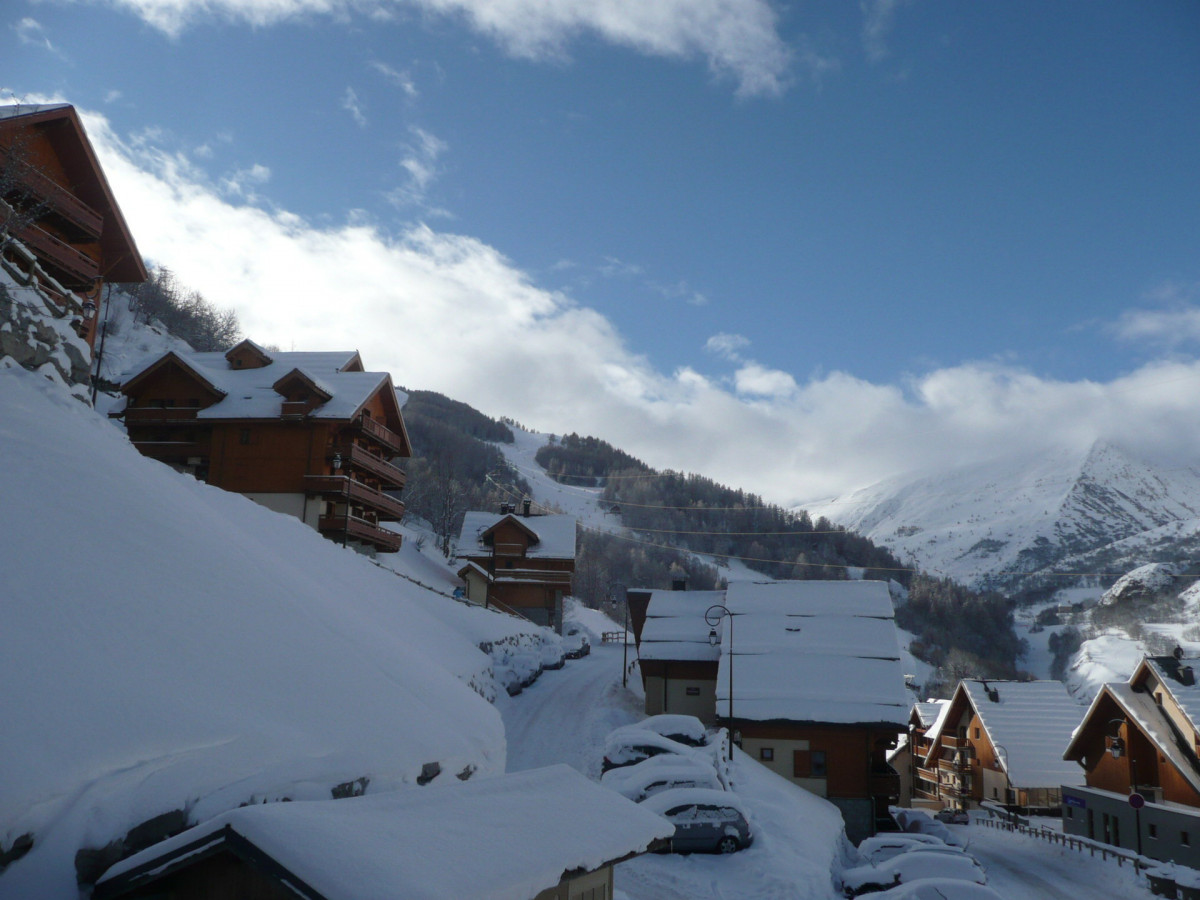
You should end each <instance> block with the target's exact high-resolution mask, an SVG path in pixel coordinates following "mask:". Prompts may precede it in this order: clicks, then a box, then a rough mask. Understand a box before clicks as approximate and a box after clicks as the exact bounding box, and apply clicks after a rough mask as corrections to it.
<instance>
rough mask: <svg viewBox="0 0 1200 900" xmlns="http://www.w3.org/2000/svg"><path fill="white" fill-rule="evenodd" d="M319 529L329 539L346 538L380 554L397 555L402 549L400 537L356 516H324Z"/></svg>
mask: <svg viewBox="0 0 1200 900" xmlns="http://www.w3.org/2000/svg"><path fill="white" fill-rule="evenodd" d="M318 528H319V529H320V532H321V534H323V535H325V537H327V538H331V539H332V540H341V539H342V537H343V536H344V537H347V538H348V539H350V540H352V541H362V542H363V543H364V544H370V545H371V546H373V547H374V548H375V549H376V550H378V551H379V552H380V553H395V552H396V551H397V550H399V549H400V542H401V539H400V535H398V534H396V533H395V532H394V531H387V530H385V529H383V528H380V527H379V526H378V525H376V524H374V523H373V522H368V521H367V520H366V519H359V518H356V517H355V516H322V517H321V520H320V522H319V523H318Z"/></svg>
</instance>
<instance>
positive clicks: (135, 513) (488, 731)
mask: <svg viewBox="0 0 1200 900" xmlns="http://www.w3.org/2000/svg"><path fill="white" fill-rule="evenodd" d="M0 497H3V498H4V502H3V503H2V504H0V604H2V605H3V621H4V627H3V628H2V629H0V685H3V688H2V689H0V721H3V722H5V723H8V724H7V725H6V726H5V727H3V728H0V847H3V848H4V849H7V848H8V847H10V846H11V845H12V843H13V841H14V840H15V839H16V838H17V837H18V836H20V835H23V834H26V833H31V834H32V835H33V837H34V847H33V850H32V851H31V852H30V853H29V854H28V855H27V856H25V857H24V858H22V859H20V860H18V861H17V862H15V863H13V864H11V865H10V866H9V867H8V868H7V869H6V870H4V872H3V873H2V874H0V898H8V897H13V898H16V897H34V896H36V897H45V898H55V897H63V898H67V897H70V898H74V897H76V889H75V881H74V867H73V864H72V861H73V858H74V855H75V852H76V850H77V849H78V848H80V847H81V846H88V847H101V846H103V845H105V844H107V843H108V842H110V841H113V840H115V839H119V838H121V837H122V836H123V835H124V834H125V833H126V831H127V830H128V829H130V828H131V827H132V826H133V825H135V824H138V823H140V822H142V821H144V820H146V819H148V818H150V817H152V816H155V815H159V814H162V813H165V812H168V811H171V810H175V809H183V810H184V811H185V812H186V814H187V816H188V819H189V820H190V821H192V822H199V821H203V820H204V819H206V818H208V817H210V816H212V815H215V814H217V813H220V812H222V811H224V810H226V809H230V808H233V807H236V806H238V805H239V804H241V803H245V802H252V801H257V800H262V799H271V798H281V797H292V798H319V797H325V798H327V797H329V795H330V790H331V788H333V787H334V786H335V785H338V784H341V783H344V782H347V781H350V780H353V779H358V778H362V777H366V778H369V788H368V790H369V792H375V791H379V790H386V789H389V788H399V787H407V786H410V785H412V784H414V783H415V781H416V779H417V777H418V776H419V775H420V774H421V773H422V767H423V766H424V765H425V764H427V763H434V762H436V763H438V764H439V765H440V767H441V769H442V771H443V772H444V773H446V774H444V775H443V776H442V777H443V778H448V777H452V776H453V774H456V773H459V772H463V771H465V770H467V769H468V768H471V769H474V770H476V771H478V772H480V773H483V774H487V773H498V772H500V771H503V768H504V762H505V742H504V734H503V729H502V725H501V721H500V718H499V716H498V714H497V713H496V711H495V709H494V708H493V707H492V706H491V705H490V704H489V703H488V702H487V700H486V699H484V696H481V694H482V695H485V696H488V697H490V696H494V695H495V693H496V692H497V685H496V683H495V680H494V677H493V666H492V660H491V659H490V658H489V657H488V656H486V655H485V654H484V653H482V652H481V651H480V650H479V648H478V644H479V643H480V642H481V641H482V640H485V639H486V640H491V641H502V640H504V639H506V638H510V637H512V636H514V635H518V634H519V633H521V632H542V631H543V630H542V629H537V628H535V627H533V626H530V625H528V623H525V624H524V625H522V624H520V623H517V622H516V620H514V619H511V618H509V617H504V616H500V615H497V614H494V613H490V612H487V611H483V610H478V609H474V608H469V607H466V606H464V605H462V604H459V603H455V602H454V601H453V600H450V599H449V598H447V597H445V596H444V595H441V594H438V593H434V592H432V591H429V590H425V589H422V588H420V587H418V586H416V585H415V584H414V583H413V582H411V581H409V580H407V579H404V578H400V577H397V575H395V574H393V573H391V572H388V571H386V570H384V569H381V568H378V567H376V566H374V565H372V564H371V563H370V562H369V561H367V560H365V559H364V558H362V557H360V556H358V555H357V554H355V553H354V552H352V551H347V550H345V549H343V548H341V547H338V546H337V545H336V544H333V543H331V542H329V541H325V540H323V539H322V538H320V537H319V536H318V535H317V534H316V533H315V532H313V531H311V530H310V529H308V528H306V527H305V526H304V525H302V524H301V523H300V522H298V521H296V520H294V519H291V518H288V517H286V516H282V515H279V514H276V513H273V512H271V511H269V510H266V509H264V508H262V507H260V506H258V505H256V504H254V503H252V502H250V501H249V500H246V499H245V498H243V497H241V496H239V495H236V494H230V493H227V492H224V491H221V490H218V489H216V488H212V487H209V486H207V485H203V484H200V483H198V482H196V481H194V480H192V479H191V478H188V477H186V476H183V475H180V474H178V473H176V472H174V471H172V470H171V469H169V468H168V467H166V466H163V465H161V464H159V463H157V462H154V461H152V460H149V459H145V458H143V457H142V456H141V455H139V454H138V453H137V452H136V451H135V450H134V449H133V448H132V447H130V445H129V444H128V442H127V441H126V439H125V438H124V436H123V434H121V433H120V432H119V431H118V430H117V429H115V428H114V427H112V425H111V424H109V422H107V421H106V420H104V419H103V418H101V417H100V416H99V415H98V414H96V413H95V412H93V411H92V410H91V409H90V408H88V407H87V406H86V405H84V404H83V403H80V402H79V401H78V400H76V399H73V398H71V397H70V396H69V395H68V394H66V393H65V392H64V391H63V390H62V389H61V388H58V387H55V386H54V385H53V384H51V382H49V381H47V380H46V379H44V378H41V377H40V376H37V375H34V374H31V373H28V372H25V371H23V370H21V369H19V368H4V369H0ZM419 574H420V573H419ZM425 574H428V573H425ZM526 638H528V639H531V640H536V635H532V636H530V635H527V636H526Z"/></svg>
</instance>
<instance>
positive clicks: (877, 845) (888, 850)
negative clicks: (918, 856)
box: [858, 833, 963, 865]
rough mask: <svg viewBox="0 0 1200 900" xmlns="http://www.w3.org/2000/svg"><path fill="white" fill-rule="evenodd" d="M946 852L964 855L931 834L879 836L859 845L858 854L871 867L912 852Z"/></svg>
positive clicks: (960, 850) (959, 850) (960, 849)
mask: <svg viewBox="0 0 1200 900" xmlns="http://www.w3.org/2000/svg"><path fill="white" fill-rule="evenodd" d="M924 849H928V850H945V851H947V852H950V853H962V852H963V850H962V848H961V847H951V846H950V845H948V844H946V843H944V842H942V841H941V840H940V839H938V838H935V837H934V836H933V835H930V834H903V833H899V834H877V835H875V836H874V837H869V838H866V839H865V840H863V842H862V843H861V844H859V845H858V854H859V856H861V857H862V858H863V860H864V861H865V862H866V863H867V864H870V865H878V864H879V863H881V862H886V861H887V860H889V859H891V858H892V857H893V856H899V855H900V854H901V853H907V852H909V851H910V850H924Z"/></svg>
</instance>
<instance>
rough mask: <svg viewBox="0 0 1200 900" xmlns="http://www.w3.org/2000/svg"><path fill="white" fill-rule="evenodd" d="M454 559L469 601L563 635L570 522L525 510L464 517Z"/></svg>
mask: <svg viewBox="0 0 1200 900" xmlns="http://www.w3.org/2000/svg"><path fill="white" fill-rule="evenodd" d="M551 530H552V531H553V532H554V535H553V537H552V536H551V535H550V531H551ZM568 532H569V534H568ZM458 559H459V562H460V563H462V564H463V565H462V567H461V568H460V569H459V571H458V575H459V577H460V578H462V579H463V582H464V583H465V584H466V595H467V599H469V600H471V601H472V602H474V603H478V604H480V605H481V606H488V607H491V606H494V607H497V608H499V609H502V610H506V611H509V612H515V613H518V614H519V615H522V616H524V617H525V618H527V619H529V620H530V621H532V622H536V623H537V624H539V625H545V626H547V627H548V628H553V629H555V630H556V631H560V632H561V630H562V605H563V597H565V596H567V595H569V594H570V593H571V577H572V576H573V575H574V573H575V520H574V519H573V518H571V517H570V516H561V515H557V516H549V515H535V514H532V513H531V512H529V509H528V506H526V509H525V511H524V512H523V513H522V514H519V515H518V514H517V513H515V512H508V511H507V510H506V511H505V512H503V513H501V514H499V515H491V514H488V513H480V512H470V513H467V515H466V517H464V520H463V531H462V534H461V535H460V537H459V549H458Z"/></svg>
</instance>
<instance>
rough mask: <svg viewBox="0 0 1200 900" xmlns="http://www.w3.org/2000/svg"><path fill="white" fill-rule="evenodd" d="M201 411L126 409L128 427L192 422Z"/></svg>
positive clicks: (185, 408)
mask: <svg viewBox="0 0 1200 900" xmlns="http://www.w3.org/2000/svg"><path fill="white" fill-rule="evenodd" d="M199 411H200V407H198V406H167V407H154V406H127V407H126V408H125V424H126V425H143V424H146V425H148V424H150V423H154V424H159V423H164V422H165V423H170V422H190V421H192V420H194V419H195V418H196V413H198V412H199Z"/></svg>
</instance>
